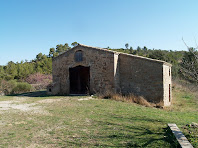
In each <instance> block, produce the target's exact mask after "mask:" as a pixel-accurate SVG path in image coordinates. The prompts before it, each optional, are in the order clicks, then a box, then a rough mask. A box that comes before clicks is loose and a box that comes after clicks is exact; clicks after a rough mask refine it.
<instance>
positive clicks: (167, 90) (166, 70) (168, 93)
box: [163, 65, 172, 106]
mask: <svg viewBox="0 0 198 148" xmlns="http://www.w3.org/2000/svg"><path fill="white" fill-rule="evenodd" d="M163 84H164V106H169V105H170V104H171V102H172V89H171V88H172V81H171V67H170V66H167V65H163Z"/></svg>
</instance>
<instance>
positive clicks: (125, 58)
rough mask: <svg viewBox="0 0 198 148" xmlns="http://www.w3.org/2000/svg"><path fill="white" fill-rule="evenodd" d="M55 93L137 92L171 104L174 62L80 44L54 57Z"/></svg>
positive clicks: (151, 98) (165, 103)
mask: <svg viewBox="0 0 198 148" xmlns="http://www.w3.org/2000/svg"><path fill="white" fill-rule="evenodd" d="M52 63H53V64H52V68H53V70H52V74H53V84H52V87H51V88H50V90H49V91H50V92H51V93H52V94H54V95H55V94H60V95H68V94H97V93H105V92H114V93H122V94H124V95H127V94H131V93H132V94H134V95H139V96H143V97H144V98H145V99H146V100H148V101H150V102H155V103H159V102H161V103H163V105H164V106H168V105H170V104H171V100H172V90H171V85H172V84H171V64H169V63H166V62H164V61H160V60H154V59H150V58H145V57H141V56H136V55H131V54H126V53H120V52H115V51H111V50H107V49H102V48H96V47H90V46H86V45H82V44H78V45H77V46H76V47H74V48H72V49H70V50H68V51H66V52H64V53H62V54H61V55H59V56H57V57H55V58H53V62H52Z"/></svg>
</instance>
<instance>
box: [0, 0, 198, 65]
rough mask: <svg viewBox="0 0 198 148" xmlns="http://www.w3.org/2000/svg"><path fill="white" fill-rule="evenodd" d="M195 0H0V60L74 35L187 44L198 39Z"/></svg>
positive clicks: (82, 39) (84, 39)
mask: <svg viewBox="0 0 198 148" xmlns="http://www.w3.org/2000/svg"><path fill="white" fill-rule="evenodd" d="M197 6H198V1H197V0H0V65H5V64H7V62H8V61H14V62H17V61H18V62H20V61H21V60H25V59H27V60H31V59H34V58H35V57H36V55H37V54H38V53H40V52H42V53H44V54H48V52H49V48H51V47H55V46H56V45H57V44H64V43H69V44H71V43H72V42H74V41H77V42H79V43H81V44H85V45H90V46H95V47H104V48H105V47H107V46H109V47H111V48H124V47H125V46H124V45H125V43H129V46H132V47H133V48H136V47H137V46H140V47H143V46H147V47H148V48H151V49H153V48H155V49H164V50H170V49H171V50H186V47H185V45H184V43H183V42H182V37H183V38H184V40H185V41H186V43H187V44H188V45H189V46H195V45H196V44H195V40H198V10H197Z"/></svg>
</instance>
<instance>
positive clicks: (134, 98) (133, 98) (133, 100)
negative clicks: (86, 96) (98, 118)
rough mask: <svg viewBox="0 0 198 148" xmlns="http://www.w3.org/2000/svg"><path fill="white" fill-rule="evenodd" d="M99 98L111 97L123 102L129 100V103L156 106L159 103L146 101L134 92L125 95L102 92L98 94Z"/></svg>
mask: <svg viewBox="0 0 198 148" xmlns="http://www.w3.org/2000/svg"><path fill="white" fill-rule="evenodd" d="M99 98H103V99H113V100H116V101H123V102H129V103H137V104H140V105H143V106H146V107H156V106H159V105H160V104H158V105H156V104H154V103H151V102H148V101H147V100H146V99H145V98H144V97H143V96H136V95H134V94H130V95H127V96H124V95H121V94H115V93H112V92H106V93H104V94H100V95H99Z"/></svg>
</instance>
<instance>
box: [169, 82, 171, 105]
mask: <svg viewBox="0 0 198 148" xmlns="http://www.w3.org/2000/svg"><path fill="white" fill-rule="evenodd" d="M170 101H171V88H170V84H169V102H170Z"/></svg>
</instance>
